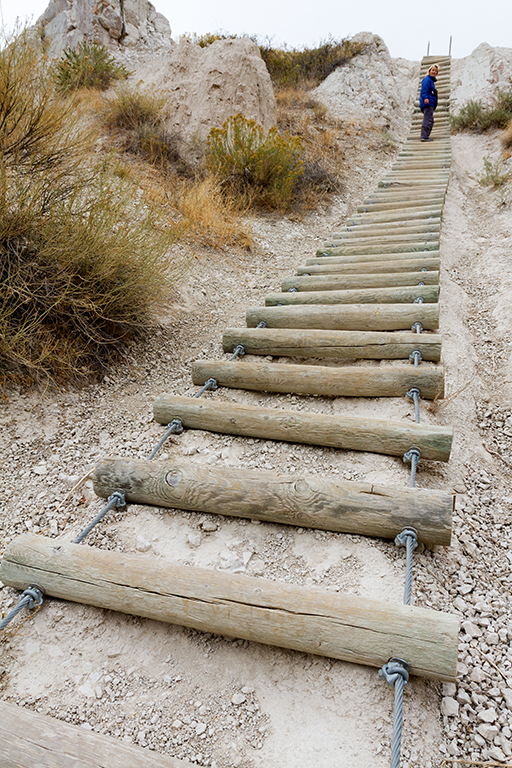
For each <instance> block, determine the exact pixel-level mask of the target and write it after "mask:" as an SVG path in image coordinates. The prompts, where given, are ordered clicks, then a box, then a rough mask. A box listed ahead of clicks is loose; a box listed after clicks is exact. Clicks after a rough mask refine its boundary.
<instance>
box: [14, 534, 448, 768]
mask: <svg viewBox="0 0 512 768" xmlns="http://www.w3.org/2000/svg"><path fill="white" fill-rule="evenodd" d="M0 578H1V579H2V581H3V582H4V584H8V585H9V586H13V587H17V588H18V589H25V588H26V586H27V584H29V583H31V582H32V583H33V582H35V583H37V584H38V585H39V586H40V587H41V588H42V589H43V590H44V592H45V594H47V595H50V596H52V597H57V598H59V599H61V600H72V601H74V602H78V603H85V604H88V605H94V606H97V607H98V608H105V609H107V610H112V611H121V612H122V613H127V614H132V615H136V616H142V617H144V618H147V619H152V620H154V621H164V622H169V623H171V624H180V625H183V626H186V627H192V628H194V629H197V630H200V631H202V632H213V633H215V634H218V635H230V636H231V637H238V638H243V639H245V640H250V641H253V642H257V643H265V644H267V645H276V646H279V647H282V648H291V649H293V650H297V651H301V652H303V653H314V654H317V655H320V656H328V657H331V658H335V659H343V660H345V661H352V662H355V663H358V664H367V665H369V666H375V667H381V666H382V665H383V664H385V663H386V662H387V661H388V660H389V658H390V657H392V656H397V657H399V658H401V659H405V660H406V661H407V662H408V663H409V664H410V665H411V673H412V674H415V675H422V676H425V677H431V678H434V679H438V680H455V678H456V670H457V636H458V630H459V621H458V619H457V618H456V617H455V616H452V615H451V614H448V613H446V614H445V613H439V612H437V611H431V610H427V609H426V608H418V607H413V606H410V605H402V604H401V603H396V604H395V603H386V602H385V601H383V600H368V599H366V598H364V597H362V596H360V595H344V594H340V593H332V592H324V591H322V590H321V589H314V588H305V587H299V586H296V585H295V584H285V583H279V582H274V581H267V580H265V579H255V578H251V577H250V576H240V575H235V574H229V573H222V572H220V571H214V570H206V569H203V568H192V567H191V566H186V565H178V564H172V563H168V562H162V561H161V560H157V559H155V558H151V559H148V557H147V556H144V555H133V554H129V553H127V552H122V553H120V552H112V551H103V550H100V549H95V548H93V547H87V546H84V545H78V544H71V543H68V542H66V541H63V540H61V539H49V538H46V537H44V536H37V535H35V534H24V535H22V536H18V537H17V538H16V539H14V541H13V542H11V544H9V546H8V547H7V549H6V551H5V553H4V558H3V561H2V565H1V567H0ZM153 754H154V753H152V755H153ZM155 764H156V763H155ZM43 765H44V764H43ZM103 765H109V767H110V765H111V764H109V763H105V762H103ZM128 765H129V766H131V765H132V764H131V763H130V762H129V761H127V762H126V763H125V766H128Z"/></svg>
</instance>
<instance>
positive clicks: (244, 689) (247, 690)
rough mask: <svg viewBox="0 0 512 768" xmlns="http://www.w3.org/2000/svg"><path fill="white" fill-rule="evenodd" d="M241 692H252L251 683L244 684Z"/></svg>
mask: <svg viewBox="0 0 512 768" xmlns="http://www.w3.org/2000/svg"><path fill="white" fill-rule="evenodd" d="M242 693H254V688H253V687H252V685H244V687H243V688H242Z"/></svg>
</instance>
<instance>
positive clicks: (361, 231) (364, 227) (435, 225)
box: [329, 219, 441, 242]
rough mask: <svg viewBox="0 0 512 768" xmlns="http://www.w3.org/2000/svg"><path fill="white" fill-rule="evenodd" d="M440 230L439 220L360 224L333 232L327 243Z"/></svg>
mask: <svg viewBox="0 0 512 768" xmlns="http://www.w3.org/2000/svg"><path fill="white" fill-rule="evenodd" d="M440 229H441V219H437V220H436V221H434V220H433V219H432V220H428V219H427V220H425V221H416V222H407V221H397V222H381V221H379V222H376V223H373V224H368V223H364V222H361V223H360V224H358V225H354V226H349V227H347V228H346V229H345V230H343V231H342V232H335V234H334V235H333V236H332V238H329V242H331V241H333V240H347V239H350V238H352V239H353V238H354V237H375V236H377V235H391V234H397V233H398V234H400V235H414V234H417V233H418V232H439V230H440Z"/></svg>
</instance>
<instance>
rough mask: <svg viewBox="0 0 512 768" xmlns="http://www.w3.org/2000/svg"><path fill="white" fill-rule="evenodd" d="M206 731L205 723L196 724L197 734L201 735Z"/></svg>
mask: <svg viewBox="0 0 512 768" xmlns="http://www.w3.org/2000/svg"><path fill="white" fill-rule="evenodd" d="M205 731H206V725H205V724H204V723H197V725H196V736H200V735H201V734H202V733H204V732H205Z"/></svg>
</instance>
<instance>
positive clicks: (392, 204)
mask: <svg viewBox="0 0 512 768" xmlns="http://www.w3.org/2000/svg"><path fill="white" fill-rule="evenodd" d="M443 202H444V195H426V196H425V197H421V198H415V199H414V200H408V201H405V200H404V199H403V197H401V198H400V199H399V200H398V201H397V200H392V199H387V198H385V197H381V198H377V199H373V198H367V199H366V200H364V201H363V202H362V203H361V205H358V206H357V210H358V212H359V213H383V212H385V211H392V212H396V211H398V210H401V207H402V205H405V204H407V207H408V208H409V209H410V208H413V207H414V208H418V210H422V209H423V208H425V206H426V205H429V206H430V205H435V206H436V207H438V208H439V207H440V208H442V206H443Z"/></svg>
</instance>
